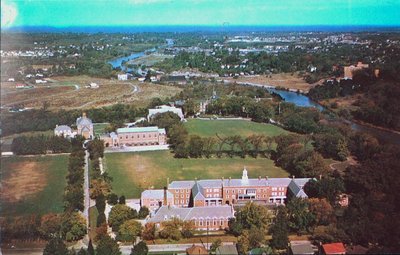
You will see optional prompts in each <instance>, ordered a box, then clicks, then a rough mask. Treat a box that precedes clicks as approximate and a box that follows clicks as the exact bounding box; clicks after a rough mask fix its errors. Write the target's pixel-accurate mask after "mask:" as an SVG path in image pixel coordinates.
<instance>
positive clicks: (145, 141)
mask: <svg viewBox="0 0 400 255" xmlns="http://www.w3.org/2000/svg"><path fill="white" fill-rule="evenodd" d="M101 139H102V140H103V141H104V143H105V145H106V147H119V146H149V145H166V144H167V135H166V132H165V129H164V128H158V127H130V128H118V129H117V131H116V132H115V133H114V132H113V133H111V134H109V135H107V136H102V137H101Z"/></svg>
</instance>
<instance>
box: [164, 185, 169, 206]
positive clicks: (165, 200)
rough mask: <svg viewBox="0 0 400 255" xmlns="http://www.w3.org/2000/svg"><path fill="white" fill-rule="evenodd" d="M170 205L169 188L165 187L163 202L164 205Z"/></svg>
mask: <svg viewBox="0 0 400 255" xmlns="http://www.w3.org/2000/svg"><path fill="white" fill-rule="evenodd" d="M167 203H168V199H167V187H164V201H163V205H164V206H165V205H167Z"/></svg>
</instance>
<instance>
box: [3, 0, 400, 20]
mask: <svg viewBox="0 0 400 255" xmlns="http://www.w3.org/2000/svg"><path fill="white" fill-rule="evenodd" d="M1 10H2V17H1V23H2V26H8V27H12V26H53V27H68V26H120V25H126V26H140V25H208V26H215V25H216V26H221V25H223V24H225V25H226V24H229V25H387V26H393V25H395V26H399V25H400V0H1Z"/></svg>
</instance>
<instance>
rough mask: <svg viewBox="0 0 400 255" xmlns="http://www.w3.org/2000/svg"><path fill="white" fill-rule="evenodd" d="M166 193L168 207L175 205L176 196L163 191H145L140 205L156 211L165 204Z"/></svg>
mask: <svg viewBox="0 0 400 255" xmlns="http://www.w3.org/2000/svg"><path fill="white" fill-rule="evenodd" d="M164 192H166V202H167V204H166V205H173V204H174V195H173V194H172V193H171V192H169V191H167V190H162V189H152V190H145V191H143V192H142V195H141V196H140V205H141V206H145V207H147V208H149V209H150V210H151V211H154V210H156V209H157V208H159V207H161V206H162V205H163V204H164V203H165V201H164V198H165V194H164Z"/></svg>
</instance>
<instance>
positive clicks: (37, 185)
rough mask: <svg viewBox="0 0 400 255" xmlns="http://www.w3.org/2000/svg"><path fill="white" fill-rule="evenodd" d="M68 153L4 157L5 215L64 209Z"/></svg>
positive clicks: (3, 188)
mask: <svg viewBox="0 0 400 255" xmlns="http://www.w3.org/2000/svg"><path fill="white" fill-rule="evenodd" d="M67 164H68V156H66V155H62V156H36V157H10V158H1V167H0V169H1V178H2V191H1V196H0V201H1V204H2V213H1V214H2V215H6V216H7V215H22V214H32V213H35V214H44V213H49V212H62V211H63V201H62V197H63V193H64V187H65V185H66V179H65V176H66V175H67Z"/></svg>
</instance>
